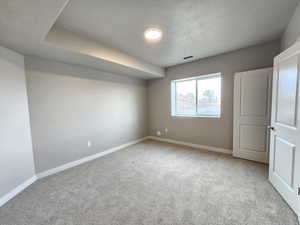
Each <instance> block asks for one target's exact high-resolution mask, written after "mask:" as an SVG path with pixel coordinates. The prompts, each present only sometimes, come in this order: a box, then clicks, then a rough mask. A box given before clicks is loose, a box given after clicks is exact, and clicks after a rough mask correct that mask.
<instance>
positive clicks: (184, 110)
mask: <svg viewBox="0 0 300 225" xmlns="http://www.w3.org/2000/svg"><path fill="white" fill-rule="evenodd" d="M176 113H177V114H196V80H190V81H180V82H176Z"/></svg>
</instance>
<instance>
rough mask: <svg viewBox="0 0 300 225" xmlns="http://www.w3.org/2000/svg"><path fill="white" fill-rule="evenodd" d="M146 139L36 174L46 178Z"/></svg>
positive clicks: (38, 176) (39, 177)
mask: <svg viewBox="0 0 300 225" xmlns="http://www.w3.org/2000/svg"><path fill="white" fill-rule="evenodd" d="M146 139H147V137H144V138H141V139H138V140H135V141H131V142H128V143H125V144H122V145H119V146H117V147H114V148H110V149H107V150H105V151H103V152H99V153H97V154H94V155H90V156H87V157H84V158H82V159H79V160H76V161H73V162H69V163H66V164H64V165H61V166H58V167H55V168H53V169H50V170H46V171H44V172H41V173H38V174H37V175H36V176H37V178H38V179H42V178H44V177H47V176H50V175H53V174H56V173H59V172H61V171H64V170H67V169H70V168H72V167H75V166H78V165H80V164H83V163H86V162H89V161H91V160H94V159H97V158H99V157H102V156H105V155H108V154H110V153H113V152H116V151H119V150H121V149H123V148H126V147H128V146H131V145H134V144H137V143H139V142H142V141H144V140H146Z"/></svg>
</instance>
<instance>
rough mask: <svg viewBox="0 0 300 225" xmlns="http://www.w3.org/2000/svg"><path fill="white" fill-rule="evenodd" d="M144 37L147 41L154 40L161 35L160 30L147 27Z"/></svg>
mask: <svg viewBox="0 0 300 225" xmlns="http://www.w3.org/2000/svg"><path fill="white" fill-rule="evenodd" d="M144 37H145V39H146V40H147V41H151V42H156V41H159V40H160V39H161V37H162V31H161V30H159V29H157V28H149V29H147V30H145V32H144Z"/></svg>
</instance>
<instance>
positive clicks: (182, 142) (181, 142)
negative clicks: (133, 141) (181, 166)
mask: <svg viewBox="0 0 300 225" xmlns="http://www.w3.org/2000/svg"><path fill="white" fill-rule="evenodd" d="M147 139H152V140H157V141H163V142H168V143H172V144H178V145H184V146H188V147H192V148H199V149H203V150H207V151H212V152H219V153H225V154H230V155H232V150H229V149H225V148H218V147H213V146H208V145H199V144H193V143H190V142H184V141H176V140H173V139H169V138H161V137H155V136H148V137H147Z"/></svg>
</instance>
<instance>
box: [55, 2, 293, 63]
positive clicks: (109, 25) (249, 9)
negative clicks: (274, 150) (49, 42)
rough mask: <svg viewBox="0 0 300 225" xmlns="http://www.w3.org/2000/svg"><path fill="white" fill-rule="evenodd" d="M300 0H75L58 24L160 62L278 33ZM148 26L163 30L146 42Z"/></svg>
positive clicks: (205, 53)
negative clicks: (153, 40)
mask: <svg viewBox="0 0 300 225" xmlns="http://www.w3.org/2000/svg"><path fill="white" fill-rule="evenodd" d="M298 2H299V1H298V0H185V1H183V0H153V1H150V0H109V1H108V0H85V1H82V0H70V2H69V4H68V5H67V7H66V8H65V9H64V10H63V12H62V13H61V15H60V16H59V18H58V20H57V22H56V26H58V27H61V28H64V29H68V30H69V31H71V32H74V33H77V34H80V35H84V36H85V37H87V38H89V39H92V40H95V41H98V42H99V43H101V44H104V45H106V46H110V47H113V48H116V49H119V50H121V51H123V52H126V53H128V54H130V55H132V56H135V57H138V58H141V59H143V60H145V61H147V62H149V63H152V64H154V65H157V66H162V67H167V66H171V65H174V64H179V63H183V62H184V61H183V57H185V56H189V55H193V56H194V57H195V58H194V59H197V58H203V57H208V56H212V55H217V54H220V53H224V52H228V51H232V50H235V49H239V48H243V47H247V46H251V45H255V44H259V43H263V42H267V41H270V40H274V39H278V38H280V36H281V35H282V32H283V31H284V29H285V27H286V26H287V24H288V21H289V19H290V18H291V16H292V14H293V12H294V9H295V7H296V5H297V3H298ZM148 27H158V28H160V29H162V31H163V39H162V41H161V42H160V43H156V44H153V43H151V44H150V43H147V42H146V41H145V40H144V39H143V32H144V30H145V29H146V28H148Z"/></svg>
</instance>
